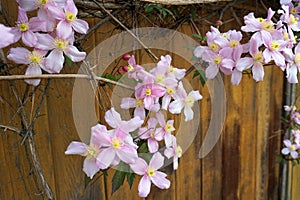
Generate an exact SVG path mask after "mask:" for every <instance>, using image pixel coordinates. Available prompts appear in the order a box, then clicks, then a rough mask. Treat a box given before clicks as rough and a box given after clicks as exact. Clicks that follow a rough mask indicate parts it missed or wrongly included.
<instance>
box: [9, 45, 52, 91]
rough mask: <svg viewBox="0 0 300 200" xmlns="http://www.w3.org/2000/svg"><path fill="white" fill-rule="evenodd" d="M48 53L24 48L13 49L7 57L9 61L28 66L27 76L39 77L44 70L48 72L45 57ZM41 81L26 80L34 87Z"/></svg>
mask: <svg viewBox="0 0 300 200" xmlns="http://www.w3.org/2000/svg"><path fill="white" fill-rule="evenodd" d="M46 53H47V51H41V50H37V49H35V50H33V51H29V50H28V49H25V48H23V47H17V48H11V49H10V52H9V54H8V56H7V58H8V59H10V60H12V61H14V62H15V63H17V64H25V65H28V67H27V70H26V72H25V75H39V74H42V70H41V69H43V70H45V71H47V68H46V66H45V57H44V56H45V55H46ZM40 81H41V79H26V80H25V82H26V83H28V84H31V85H34V86H37V85H38V84H39V83H40Z"/></svg>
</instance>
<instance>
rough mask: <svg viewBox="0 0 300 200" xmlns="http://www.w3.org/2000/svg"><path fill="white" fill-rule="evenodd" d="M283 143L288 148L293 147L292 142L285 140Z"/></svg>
mask: <svg viewBox="0 0 300 200" xmlns="http://www.w3.org/2000/svg"><path fill="white" fill-rule="evenodd" d="M283 143H284V145H285V146H286V147H290V146H291V145H292V143H291V141H290V140H283Z"/></svg>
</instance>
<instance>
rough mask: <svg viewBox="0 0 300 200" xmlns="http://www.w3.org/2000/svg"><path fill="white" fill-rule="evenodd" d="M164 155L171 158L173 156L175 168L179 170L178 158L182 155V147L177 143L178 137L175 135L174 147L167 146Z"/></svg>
mask: <svg viewBox="0 0 300 200" xmlns="http://www.w3.org/2000/svg"><path fill="white" fill-rule="evenodd" d="M164 155H165V156H166V157H167V158H168V159H170V158H172V157H173V169H174V170H177V168H178V158H180V157H181V156H182V148H181V147H180V146H179V145H177V141H176V137H173V142H172V147H171V148H166V149H165V151H164Z"/></svg>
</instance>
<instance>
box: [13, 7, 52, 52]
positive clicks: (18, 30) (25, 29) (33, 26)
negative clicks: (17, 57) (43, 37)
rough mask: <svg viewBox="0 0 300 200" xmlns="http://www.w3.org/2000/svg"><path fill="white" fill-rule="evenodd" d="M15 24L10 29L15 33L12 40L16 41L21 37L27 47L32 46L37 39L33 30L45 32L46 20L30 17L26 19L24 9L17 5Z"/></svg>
mask: <svg viewBox="0 0 300 200" xmlns="http://www.w3.org/2000/svg"><path fill="white" fill-rule="evenodd" d="M18 9H19V12H18V21H17V26H16V27H14V28H13V29H12V32H13V33H14V35H15V40H14V42H17V41H18V40H19V39H20V38H22V42H23V43H24V44H25V45H26V46H29V47H34V46H35V45H36V43H37V41H38V39H37V37H36V35H35V34H34V32H37V31H44V32H46V21H44V20H42V19H40V18H38V17H32V18H30V20H29V21H28V17H27V14H26V11H25V10H24V9H23V8H21V7H19V8H18Z"/></svg>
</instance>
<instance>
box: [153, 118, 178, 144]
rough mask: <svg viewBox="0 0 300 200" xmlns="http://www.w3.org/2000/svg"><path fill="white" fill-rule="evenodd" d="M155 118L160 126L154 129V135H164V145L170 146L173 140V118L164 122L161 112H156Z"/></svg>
mask: <svg viewBox="0 0 300 200" xmlns="http://www.w3.org/2000/svg"><path fill="white" fill-rule="evenodd" d="M156 119H157V121H158V123H159V125H160V127H159V128H157V129H156V131H155V133H154V135H158V136H159V137H160V136H161V135H162V136H163V137H164V140H165V144H166V147H170V146H171V145H172V142H173V139H172V138H173V135H172V132H173V131H175V128H174V125H173V124H174V120H168V121H167V122H166V120H165V117H164V115H163V114H162V113H161V112H158V113H156Z"/></svg>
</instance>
